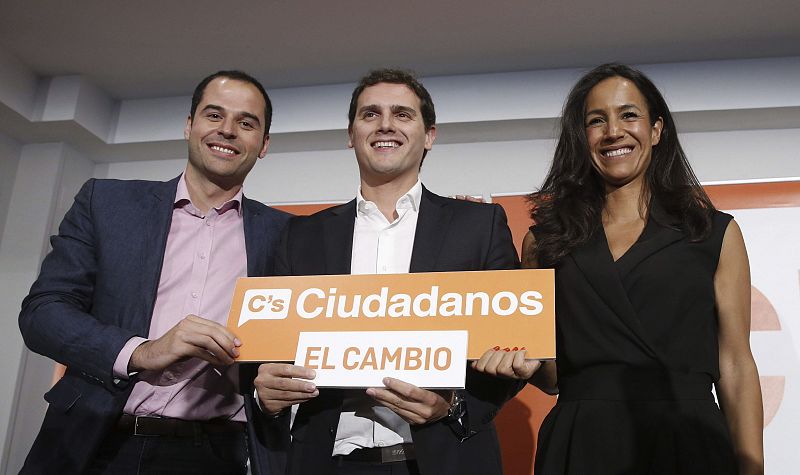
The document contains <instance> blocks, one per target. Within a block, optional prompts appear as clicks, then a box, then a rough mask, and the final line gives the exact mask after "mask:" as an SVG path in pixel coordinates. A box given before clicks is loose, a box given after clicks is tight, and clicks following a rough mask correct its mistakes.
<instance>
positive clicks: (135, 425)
mask: <svg viewBox="0 0 800 475" xmlns="http://www.w3.org/2000/svg"><path fill="white" fill-rule="evenodd" d="M144 419H159V418H158V417H152V416H133V435H138V436H141V437H156V435H155V434H145V433H140V432H139V421H140V420H144Z"/></svg>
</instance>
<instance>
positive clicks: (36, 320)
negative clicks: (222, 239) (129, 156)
mask: <svg viewBox="0 0 800 475" xmlns="http://www.w3.org/2000/svg"><path fill="white" fill-rule="evenodd" d="M178 179H179V178H175V179H173V180H171V181H169V182H152V181H119V180H94V179H92V180H89V181H88V182H86V183H85V184H84V185H83V187H82V188H81V190H80V192H79V193H78V194H77V196H76V197H75V202H74V204H73V205H72V207H71V208H70V210H69V211H68V212H67V214H66V215H65V217H64V220H63V221H62V222H61V225H60V227H59V232H58V235H57V236H53V237H52V238H51V241H50V242H51V244H52V247H53V250H52V251H51V252H50V253H49V254H48V255H47V257H46V258H45V259H44V262H43V263H42V269H41V272H40V274H39V278H38V279H37V280H36V282H35V283H34V284H33V286H32V287H31V291H30V294H29V295H28V296H27V297H26V298H25V300H24V301H23V303H22V311H21V313H20V316H19V325H20V329H21V331H22V336H23V338H24V339H25V344H26V345H27V346H28V348H30V349H31V350H33V351H35V352H37V353H40V354H42V355H45V356H47V357H49V358H52V359H54V360H56V361H58V362H59V363H62V364H64V365H66V366H67V371H66V374H65V375H64V377H63V378H62V379H61V380H60V381H59V382H58V383H56V385H55V386H54V387H53V388H52V389H51V390H50V391H49V392H48V393H46V394H45V399H46V400H47V402H49V403H50V404H49V407H48V409H47V414H46V415H45V419H44V422H43V424H42V429H41V431H40V432H39V435H38V436H37V438H36V441H35V442H34V445H33V447H32V449H31V451H30V453H29V454H28V458H27V460H26V462H25V466H24V467H23V470H22V473H61V474H64V473H79V472H81V471H82V470H83V469H84V467H85V466H86V465H87V464H88V462H89V461H90V460H91V459H92V457H93V455H94V453H95V451H96V450H97V448H98V446H99V444H100V442H101V441H102V439H103V438H104V437H105V436H106V435H107V434H108V433H109V431H110V430H111V429H112V427H113V425H114V424H115V423H116V421H117V419H118V418H119V416H120V415H121V413H122V410H123V408H124V406H125V403H126V401H127V399H128V396H129V395H130V392H131V390H132V389H133V383H134V382H135V381H136V379H135V377H134V378H132V379H131V380H128V381H120V380H115V378H114V375H113V365H114V361H115V360H116V358H117V355H118V354H119V352H120V350H121V349H122V347H123V345H125V343H126V342H127V341H128V340H129V339H130V338H131V337H133V336H137V335H138V336H143V337H147V335H148V332H149V329H150V319H151V317H152V313H153V306H154V304H155V298H156V292H157V290H158V282H159V279H160V275H161V267H162V263H163V261H164V252H165V249H166V241H167V235H168V233H169V229H170V224H171V220H172V211H173V202H174V199H175V192H176V189H177V184H178ZM242 216H243V219H244V234H245V245H246V251H247V273H248V275H250V276H262V275H268V274H270V273H271V272H272V270H273V258H274V248H275V244H276V243H277V241H278V239H279V236H280V232H281V229H282V228H283V227H284V225H285V223H286V222H287V220H288V218H289V215H288V214H286V213H283V212H281V211H278V210H274V209H272V208H269V207H267V206H265V205H263V204H261V203H258V202H256V201H253V200H250V199H247V198H243V200H242Z"/></svg>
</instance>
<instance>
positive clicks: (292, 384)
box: [253, 363, 319, 415]
mask: <svg viewBox="0 0 800 475" xmlns="http://www.w3.org/2000/svg"><path fill="white" fill-rule="evenodd" d="M315 377H316V373H315V372H314V370H313V369H308V368H304V367H302V366H295V365H293V364H279V363H266V364H262V365H261V366H259V367H258V376H256V379H255V381H254V382H253V384H254V385H255V387H256V392H257V393H258V399H259V401H260V402H261V408H262V409H263V410H264V412H266V413H267V414H269V415H275V414H278V413H279V412H281V411H282V410H284V409H286V408H287V407H289V406H292V405H293V404H300V403H301V402H305V401H308V400H309V399H312V398H315V397H317V396H319V390H318V389H317V386H316V385H315V384H314V383H310V382H308V381H300V380H298V379H294V378H302V379H314V378H315Z"/></svg>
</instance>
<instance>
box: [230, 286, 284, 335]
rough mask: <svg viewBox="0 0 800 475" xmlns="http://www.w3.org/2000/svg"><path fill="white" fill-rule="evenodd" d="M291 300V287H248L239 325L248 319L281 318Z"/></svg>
mask: <svg viewBox="0 0 800 475" xmlns="http://www.w3.org/2000/svg"><path fill="white" fill-rule="evenodd" d="M291 300H292V289H250V290H248V291H246V292H245V293H244V301H243V302H242V311H241V313H239V326H242V325H244V324H245V323H247V322H248V321H249V320H283V319H284V318H286V317H287V316H288V315H289V303H290V302H291Z"/></svg>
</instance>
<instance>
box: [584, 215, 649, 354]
mask: <svg viewBox="0 0 800 475" xmlns="http://www.w3.org/2000/svg"><path fill="white" fill-rule="evenodd" d="M570 257H571V258H572V260H573V261H574V262H575V264H576V265H577V266H578V268H579V269H580V271H581V272H582V273H583V275H584V276H585V277H586V280H587V281H588V282H589V284H590V285H591V286H592V288H593V289H594V291H595V292H596V293H597V294H598V295H599V296H600V298H601V299H602V300H603V302H605V304H606V305H607V306H608V307H609V308H610V309H611V311H612V312H614V314H616V315H617V316H618V317H619V319H620V320H622V322H623V323H624V324H625V326H626V327H628V329H630V330H631V332H632V333H633V334H634V335H635V336H636V341H637V343H638V344H639V345H640V346H641V348H642V349H643V350H644V351H645V353H647V354H648V355H650V356H651V357H653V358H656V359H658V360H659V361H663V359H662V358H661V357H660V356H659V354H658V352H657V351H656V350H655V348H653V347H652V346H651V345H650V343H649V341H648V339H647V335H646V334H645V332H644V328H643V327H642V324H641V322H640V320H639V317H638V315H636V311H635V310H634V308H633V306H632V305H631V303H630V300H628V294H627V293H626V292H625V288H624V287H623V286H622V281H621V280H620V275H619V273H618V271H617V269H616V267H615V263H614V261H613V258H612V256H611V251H610V250H609V248H608V242H607V241H606V237H605V233H604V232H603V229H602V228H600V229H598V230H597V231H596V232H595V234H594V236H592V238H591V239H590V240H589V241H588V242H586V243H585V244H583V245H581V246H579V247H578V248H576V249H575V250H573V251H572V253H571V254H570Z"/></svg>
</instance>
